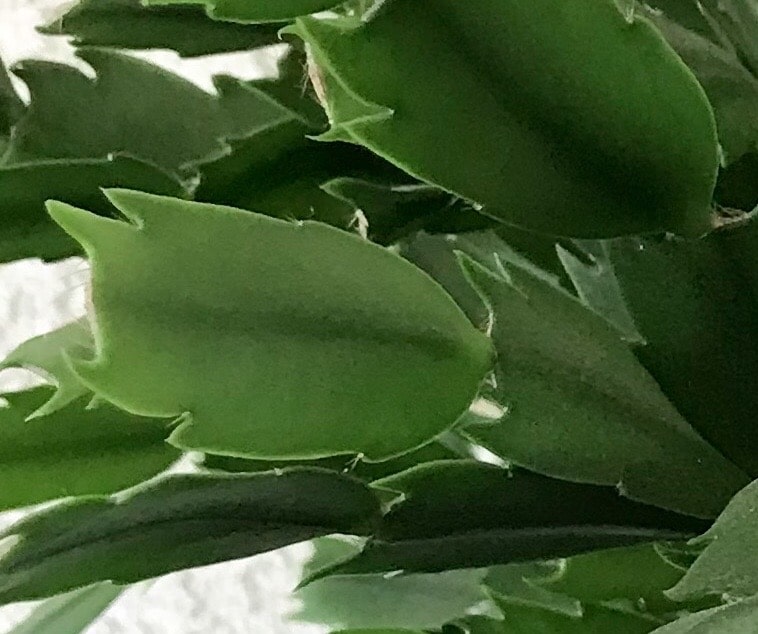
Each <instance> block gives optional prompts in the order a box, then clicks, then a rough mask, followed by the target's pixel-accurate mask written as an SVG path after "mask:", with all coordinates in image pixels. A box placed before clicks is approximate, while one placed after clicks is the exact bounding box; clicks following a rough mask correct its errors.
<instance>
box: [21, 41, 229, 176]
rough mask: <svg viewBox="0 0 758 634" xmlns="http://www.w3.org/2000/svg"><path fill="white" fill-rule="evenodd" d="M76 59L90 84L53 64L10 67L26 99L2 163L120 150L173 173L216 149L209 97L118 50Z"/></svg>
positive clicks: (219, 132)
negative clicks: (89, 72)
mask: <svg viewBox="0 0 758 634" xmlns="http://www.w3.org/2000/svg"><path fill="white" fill-rule="evenodd" d="M77 54H78V56H79V57H80V58H82V59H83V60H84V61H85V62H87V63H88V64H89V65H90V66H92V68H93V69H94V70H95V73H96V74H97V78H96V80H92V79H90V78H88V77H86V76H85V75H83V74H82V73H81V72H79V71H78V70H75V69H74V68H72V67H70V66H65V65H63V64H56V63H53V62H44V61H38V60H37V61H26V62H23V63H22V64H20V65H17V66H16V67H15V68H14V73H15V74H16V75H18V76H19V77H20V78H21V79H23V80H24V82H25V83H26V84H27V85H28V86H29V90H30V92H31V99H32V101H31V104H30V107H29V109H28V111H27V114H26V115H25V116H24V117H23V118H22V120H21V121H19V123H18V125H17V126H16V128H15V129H14V131H13V136H12V139H11V146H10V149H9V152H8V155H7V161H8V163H9V164H11V163H23V162H28V161H31V160H36V159H43V158H45V159H53V158H58V159H62V158H69V159H71V158H106V157H108V156H109V155H111V154H112V153H124V154H129V155H132V156H135V157H137V158H140V159H145V160H148V161H151V162H153V163H155V164H157V165H160V166H163V167H166V168H172V169H174V168H178V167H180V166H181V165H183V164H185V163H187V162H190V161H192V160H198V159H200V158H202V157H205V156H208V155H211V154H214V153H216V154H219V153H221V152H222V151H223V150H224V146H223V144H222V143H221V142H220V140H219V139H220V137H223V136H224V134H225V129H224V125H223V117H222V115H221V109H220V107H219V105H218V102H217V100H216V98H215V97H213V96H212V95H209V94H208V93H206V92H204V91H203V90H201V89H200V88H198V87H197V86H195V85H194V84H192V83H190V82H189V81H187V80H185V79H182V78H180V77H179V76H177V75H173V74H172V73H169V72H167V71H165V70H163V69H161V68H159V67H157V66H154V65H152V64H150V63H148V62H146V61H143V60H140V59H137V58H135V57H131V56H127V55H125V54H122V53H115V52H112V51H107V50H105V49H80V50H79V51H78V52H77ZM135 94H138V95H140V96H141V98H140V99H135V98H134V96H135ZM199 122H202V123H199Z"/></svg>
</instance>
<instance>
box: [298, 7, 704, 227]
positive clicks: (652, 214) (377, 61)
mask: <svg viewBox="0 0 758 634" xmlns="http://www.w3.org/2000/svg"><path fill="white" fill-rule="evenodd" d="M290 32H294V33H296V34H297V35H299V36H300V37H302V38H303V39H304V40H305V41H306V42H307V43H308V44H309V45H310V46H311V52H312V56H313V62H314V64H315V66H316V68H317V70H315V71H312V74H313V73H314V72H315V73H316V75H317V76H318V77H319V79H317V82H318V83H320V84H322V88H321V89H322V92H324V94H325V99H326V102H327V107H328V111H329V114H330V120H331V123H332V130H331V131H330V133H329V135H328V136H327V138H329V139H335V138H339V139H349V140H351V141H353V142H357V143H361V144H363V145H366V146H367V147H369V148H371V149H373V150H374V151H375V152H377V153H378V154H380V155H382V156H384V157H386V158H388V159H389V160H391V161H392V162H394V163H395V164H397V165H399V166H400V167H402V168H403V169H405V170H407V171H408V172H410V173H411V174H413V175H414V176H416V177H418V178H420V179H422V180H426V181H428V182H431V183H434V184H436V185H439V186H440V187H443V188H445V189H447V190H449V191H451V192H455V193H456V194H458V195H460V196H462V197H464V198H467V199H469V200H473V201H475V202H477V203H480V204H482V205H483V206H484V212H485V213H487V214H489V215H492V216H494V217H496V218H499V219H501V220H504V221H506V222H509V223H514V224H517V225H521V226H524V227H526V228H531V229H535V230H539V231H543V232H547V233H552V234H561V235H571V236H579V237H608V236H614V235H622V234H630V233H637V232H645V231H651V230H655V229H667V230H670V231H675V232H682V233H684V234H696V235H697V234H701V233H703V232H705V231H706V230H707V229H708V227H709V225H710V221H709V206H710V199H711V194H712V191H713V186H714V183H715V178H716V171H717V162H718V158H717V144H716V130H715V125H714V121H713V115H712V113H711V110H710V106H709V104H708V102H707V100H706V98H705V95H704V94H703V92H702V88H701V87H700V86H699V85H698V83H697V82H696V81H695V79H694V77H692V75H691V74H690V72H689V71H688V70H687V69H686V67H685V66H684V65H683V64H682V62H681V60H680V59H679V58H678V57H677V56H676V55H675V54H674V52H673V51H672V50H671V49H670V48H669V47H668V45H667V44H666V43H665V41H664V40H663V38H662V37H661V36H660V34H659V33H658V32H657V31H656V29H655V28H654V27H653V26H652V25H651V24H650V23H649V22H648V21H646V20H644V19H642V18H639V17H638V18H636V19H635V20H634V21H633V22H632V23H630V22H628V21H627V20H625V18H624V16H623V15H622V14H621V13H620V12H619V11H618V10H617V9H616V7H615V5H614V4H613V2H611V1H610V0H600V1H598V0H581V1H576V2H568V3H567V2H563V1H562V0H538V1H536V2H535V1H533V2H528V3H525V2H520V1H518V0H508V1H506V2H503V1H502V0H471V1H469V2H458V1H457V0H432V1H431V2H425V3H418V2H414V1H413V0H394V1H393V2H390V3H387V4H385V5H384V6H383V7H382V9H381V10H379V11H378V12H377V14H376V15H375V16H374V17H373V18H372V19H371V20H369V21H368V22H361V21H359V20H357V19H355V18H352V17H351V18H337V19H333V20H321V19H314V18H302V19H300V20H298V22H297V25H296V27H295V28H293V29H290ZM641 113H645V115H644V116H642V115H641ZM641 182H644V183H645V187H644V188H643V187H639V183H641Z"/></svg>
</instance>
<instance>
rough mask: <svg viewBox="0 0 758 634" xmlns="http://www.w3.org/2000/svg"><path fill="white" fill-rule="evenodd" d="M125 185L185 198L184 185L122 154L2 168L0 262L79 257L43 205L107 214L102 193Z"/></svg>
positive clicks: (0, 178)
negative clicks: (55, 203)
mask: <svg viewBox="0 0 758 634" xmlns="http://www.w3.org/2000/svg"><path fill="white" fill-rule="evenodd" d="M104 187H127V188H133V189H138V190H141V191H147V192H151V193H154V194H166V195H168V196H177V197H186V196H189V194H188V192H187V190H186V189H185V187H184V185H182V184H181V183H180V182H179V181H178V180H177V179H176V178H175V177H173V176H171V175H169V174H168V173H166V172H164V171H163V170H161V169H160V168H158V167H155V166H153V165H150V164H148V163H144V162H142V161H138V160H136V159H133V158H129V157H126V156H111V157H108V158H103V159H76V160H52V161H38V162H34V163H26V164H20V165H14V166H11V167H3V168H0V222H1V223H2V227H3V230H2V233H0V262H9V261H11V260H18V259H22V258H31V257H38V258H41V259H43V260H57V259H60V258H65V257H68V256H71V255H79V254H81V252H82V249H81V247H80V246H79V245H78V244H77V243H76V242H75V241H74V240H72V239H71V238H70V237H69V236H68V235H67V234H66V232H65V231H63V230H62V229H61V228H60V227H58V226H57V225H56V224H55V223H54V222H52V221H51V220H50V217H49V216H48V215H47V213H46V212H45V201H46V200H49V199H55V200H61V201H64V202H67V203H70V204H72V205H81V206H82V207H87V209H91V210H92V211H94V212H95V213H101V214H106V215H108V214H111V213H112V209H113V207H111V205H110V204H109V203H108V201H107V200H106V198H105V196H103V193H102V191H101V188H104Z"/></svg>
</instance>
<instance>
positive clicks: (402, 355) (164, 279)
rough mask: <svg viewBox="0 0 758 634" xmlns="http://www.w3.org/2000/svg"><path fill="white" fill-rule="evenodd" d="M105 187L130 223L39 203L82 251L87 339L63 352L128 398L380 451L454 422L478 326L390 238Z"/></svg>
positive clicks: (377, 456)
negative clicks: (385, 241) (76, 352)
mask: <svg viewBox="0 0 758 634" xmlns="http://www.w3.org/2000/svg"><path fill="white" fill-rule="evenodd" d="M107 195H108V197H109V199H110V200H111V201H112V202H113V203H114V205H115V206H116V207H117V208H118V209H119V210H120V211H121V212H122V213H123V214H124V215H125V217H126V218H128V219H129V220H131V223H129V222H121V221H116V220H110V219H105V218H102V217H100V216H95V215H93V214H90V213H88V212H86V211H82V210H79V209H76V208H74V207H71V206H68V205H63V204H59V203H51V204H50V212H51V214H52V215H53V216H54V218H55V219H56V220H57V221H58V222H59V223H60V224H61V225H62V226H64V227H65V228H66V230H67V231H69V232H71V233H72V234H73V235H74V236H76V237H77V239H78V240H79V241H80V242H81V243H82V244H83V245H84V246H85V248H86V250H87V253H88V255H89V256H90V258H91V260H92V263H93V285H92V299H93V302H94V319H95V322H96V330H97V332H98V333H99V339H98V350H97V353H96V355H95V358H94V359H92V360H83V359H78V360H75V361H74V369H75V371H76V372H77V374H78V375H79V376H80V378H82V380H83V382H84V383H85V385H88V386H89V387H90V388H92V389H93V391H95V393H97V394H101V395H103V396H104V397H105V398H106V399H107V400H109V401H111V402H113V403H115V404H117V405H118V406H119V407H123V408H124V409H126V410H128V411H132V412H134V413H139V414H143V415H149V416H162V417H177V416H182V424H181V425H180V426H179V427H178V428H177V429H176V430H175V431H174V433H173V434H172V435H171V438H170V441H171V442H173V443H175V444H176V445H177V446H181V447H183V448H192V449H194V450H197V451H204V452H207V453H220V454H225V455H235V456H241V457H250V458H262V459H295V458H298V459H299V458H303V459H311V458H319V457H325V456H329V455H336V454H344V453H353V454H357V453H362V454H364V455H365V456H366V457H367V459H369V460H382V459H386V458H390V457H393V456H395V455H399V454H400V453H404V452H406V451H409V450H412V449H414V448H416V447H419V446H421V445H423V444H425V443H426V442H428V441H430V440H432V438H434V437H435V436H437V435H438V434H440V433H441V432H443V431H445V430H446V429H448V428H450V427H451V426H452V425H453V424H454V423H455V422H456V420H457V419H458V418H459V416H460V415H461V414H462V413H464V412H465V411H466V410H467V409H468V406H469V404H470V403H471V401H472V400H473V398H474V397H475V396H476V393H477V391H478V388H479V385H480V383H481V381H482V380H483V378H484V376H485V374H486V373H487V372H488V370H489V368H490V365H491V362H492V349H491V346H490V342H489V340H488V339H487V337H485V336H484V335H483V334H482V333H481V332H479V331H478V330H476V329H475V328H474V327H473V326H472V325H471V324H470V323H469V321H468V320H467V319H466V317H465V316H464V315H463V313H462V312H461V311H460V310H459V309H458V307H457V306H456V305H455V303H454V302H453V301H452V299H450V297H448V296H447V294H446V293H445V292H444V291H443V290H442V289H441V288H440V287H439V286H438V285H437V284H436V283H435V282H434V281H433V280H431V279H430V278H429V277H428V276H427V275H425V274H424V273H423V272H422V271H420V270H419V269H417V268H416V267H414V266H413V265H411V264H410V263H408V262H407V261H405V260H403V259H402V258H400V257H399V256H397V255H395V254H393V253H391V252H390V251H387V250H386V249H383V248H381V247H379V246H377V245H374V244H372V243H370V242H368V241H366V240H362V239H361V238H359V237H357V236H354V235H350V234H348V233H346V232H343V231H339V230H336V229H334V228H332V227H329V226H326V225H323V224H319V223H312V222H304V223H291V222H285V221H282V220H277V219H273V218H269V217H267V216H262V215H259V214H253V213H249V212H245V211H240V210H237V209H233V208H229V207H219V206H213V205H204V204H200V203H188V202H186V201H182V200H177V199H171V198H166V197H160V196H151V195H148V194H142V193H139V192H130V191H125V190H109V191H108V192H107ZM158 271H160V275H156V272H158ZM221 280H223V283H220V281H221ZM176 288H182V295H181V298H177V295H176V292H175V291H176ZM369 315H370V316H371V319H367V316H369ZM106 350H107V352H105V351H106ZM377 421H381V424H377Z"/></svg>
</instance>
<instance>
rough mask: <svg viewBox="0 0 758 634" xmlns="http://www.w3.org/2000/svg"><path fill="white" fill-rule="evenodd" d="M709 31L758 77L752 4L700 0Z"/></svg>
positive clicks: (756, 15)
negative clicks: (721, 40) (733, 51)
mask: <svg viewBox="0 0 758 634" xmlns="http://www.w3.org/2000/svg"><path fill="white" fill-rule="evenodd" d="M700 4H701V5H702V7H703V9H702V10H703V12H704V13H705V14H706V15H707V16H708V18H709V19H710V21H711V24H712V25H713V28H714V29H715V30H716V31H717V32H718V34H719V35H720V36H721V38H722V39H723V40H725V42H726V43H728V44H729V45H731V46H732V47H733V48H734V50H735V52H736V53H737V55H739V57H740V59H741V60H742V62H743V63H744V64H745V66H746V67H747V68H749V69H750V71H751V72H752V73H753V75H754V76H755V77H758V5H757V4H756V3H755V1H754V0H701V1H700Z"/></svg>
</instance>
